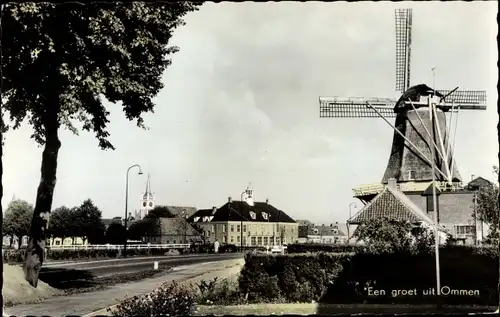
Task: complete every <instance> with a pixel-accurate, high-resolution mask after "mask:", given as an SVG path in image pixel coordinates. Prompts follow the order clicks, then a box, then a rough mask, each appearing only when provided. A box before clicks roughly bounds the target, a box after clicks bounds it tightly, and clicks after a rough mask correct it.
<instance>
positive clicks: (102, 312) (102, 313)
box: [81, 263, 244, 317]
mask: <svg viewBox="0 0 500 317" xmlns="http://www.w3.org/2000/svg"><path fill="white" fill-rule="evenodd" d="M242 265H244V263H243V264H239V263H236V264H233V265H226V266H224V267H223V268H218V269H214V270H209V271H205V272H202V273H199V274H196V275H193V276H190V277H185V278H179V279H176V280H174V281H172V282H177V283H179V284H181V283H185V282H187V281H189V280H192V279H195V278H197V277H200V276H202V275H205V274H207V273H213V272H217V271H222V270H225V269H228V268H232V267H235V266H242ZM153 291H154V290H151V292H153ZM151 292H146V293H144V294H141V295H138V296H144V295H147V294H149V293H151ZM122 300H123V299H122ZM118 305H119V304H115V305H112V306H108V307H105V308H101V309H99V310H96V311H94V312H92V313H89V314H85V315H83V316H81V317H96V316H109V313H108V309H109V310H111V311H113V310H115V309H116V307H117V306H118Z"/></svg>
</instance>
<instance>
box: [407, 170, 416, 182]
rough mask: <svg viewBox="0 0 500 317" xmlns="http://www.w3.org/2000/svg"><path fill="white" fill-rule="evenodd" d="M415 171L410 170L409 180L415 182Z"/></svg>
mask: <svg viewBox="0 0 500 317" xmlns="http://www.w3.org/2000/svg"><path fill="white" fill-rule="evenodd" d="M415 177H416V176H415V171H414V170H409V171H408V179H409V180H414V179H415Z"/></svg>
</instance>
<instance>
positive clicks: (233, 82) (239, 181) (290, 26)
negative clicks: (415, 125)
mask: <svg viewBox="0 0 500 317" xmlns="http://www.w3.org/2000/svg"><path fill="white" fill-rule="evenodd" d="M396 8H412V9H413V33H412V57H411V83H412V84H417V83H427V84H428V85H429V86H432V83H433V79H432V73H431V71H430V69H431V68H432V67H436V77H435V84H436V87H437V88H438V89H453V88H455V87H456V86H459V87H460V89H464V90H465V89H467V90H486V91H487V95H488V108H487V110H485V111H463V112H461V113H460V114H459V119H458V129H457V135H456V143H455V156H456V160H457V165H458V168H459V171H460V173H461V175H462V177H463V178H464V179H465V180H467V181H468V180H469V179H470V175H471V174H474V175H477V176H483V177H485V178H488V179H493V177H494V176H493V173H492V166H493V165H495V164H496V165H497V164H498V159H497V154H498V141H497V132H496V124H497V123H498V119H499V118H498V115H497V113H496V104H497V97H498V96H497V89H496V84H497V79H498V71H497V66H496V62H497V60H498V52H497V45H496V38H495V37H496V34H497V33H498V26H497V23H496V15H497V10H498V8H497V3H496V2H495V1H487V2H477V3H476V2H473V3H471V2H458V1H457V2H423V3H418V2H399V3H394V2H383V3H374V2H359V3H347V2H338V3H328V2H306V3H301V2H296V3H295V2H283V3H275V2H267V3H253V2H245V3H218V4H215V3H206V4H204V5H203V6H202V7H201V8H200V10H199V11H197V12H192V13H190V14H188V15H187V16H186V19H185V21H186V25H185V26H182V27H180V28H179V29H177V30H176V31H175V33H174V36H173V38H172V40H171V44H172V45H177V46H179V48H180V51H179V52H178V53H176V54H174V55H173V56H172V65H171V67H170V68H169V69H167V71H166V72H165V73H164V76H163V82H164V83H165V88H164V89H163V90H162V91H161V92H160V93H159V94H158V96H157V97H156V98H155V103H156V108H155V113H154V114H147V115H145V122H146V125H147V126H148V127H149V129H148V130H142V129H140V128H137V127H136V125H135V123H134V122H129V121H128V120H127V119H126V118H125V116H124V114H123V112H122V111H121V107H120V105H119V104H110V103H107V104H106V106H107V107H108V109H109V111H111V115H110V121H111V123H110V124H109V132H110V134H111V137H110V141H111V142H112V143H113V145H114V146H115V147H116V150H115V151H102V150H100V149H99V148H98V146H97V145H98V143H97V140H96V139H95V137H94V136H93V135H92V134H91V133H86V132H82V133H80V135H79V136H76V135H73V134H71V132H69V131H67V130H64V131H62V132H61V142H62V147H61V150H60V152H59V163H58V164H59V165H58V170H57V186H56V189H55V193H54V202H53V208H56V207H58V206H62V205H65V206H75V205H79V204H81V203H82V201H83V200H85V199H87V198H90V199H92V200H93V201H94V203H95V204H96V205H97V206H98V207H99V208H100V209H101V210H102V213H103V217H105V218H111V217H117V216H123V214H124V210H125V177H126V170H127V168H128V167H129V166H131V165H133V164H140V165H141V167H142V170H143V171H144V175H141V176H140V175H137V173H136V172H137V169H134V170H132V171H131V173H130V178H129V179H130V180H129V212H133V211H134V209H139V204H140V196H141V194H142V192H143V191H144V188H145V182H146V179H147V174H148V173H150V175H151V187H152V190H153V192H154V193H155V195H156V204H160V205H177V206H194V207H196V208H198V209H204V208H212V207H213V206H217V207H219V206H222V205H223V204H225V203H226V202H227V199H228V197H229V196H232V197H233V199H235V200H239V199H240V195H241V193H242V191H243V190H244V189H245V188H246V186H247V185H249V183H251V188H252V189H253V190H254V200H256V201H264V200H265V199H266V198H269V202H270V203H271V204H273V205H274V206H276V207H277V208H279V209H281V210H283V211H284V212H286V213H287V214H289V215H290V216H291V217H292V218H294V219H307V220H310V221H312V222H315V223H318V224H319V223H325V224H329V223H332V222H335V221H339V222H345V220H346V219H347V217H348V213H349V204H351V202H355V201H356V199H354V198H353V197H352V195H353V194H352V188H354V187H357V186H359V185H360V184H370V183H379V182H380V181H381V179H382V176H383V173H384V171H385V168H386V165H387V161H388V158H389V152H390V148H391V143H392V136H393V131H392V129H391V128H390V127H389V126H388V125H387V123H385V122H384V121H383V120H381V119H378V118H376V119H374V118H371V119H325V118H319V104H318V97H319V96H330V95H333V96H347V97H349V96H359V97H391V98H398V97H399V95H398V94H397V93H396V92H395V30H394V9H396ZM30 134H31V127H30V126H28V125H23V126H22V127H21V128H20V129H18V130H16V131H10V132H8V134H7V135H6V144H5V147H4V156H3V164H4V175H3V185H4V196H3V198H2V204H3V206H6V205H7V204H8V203H9V202H10V201H11V200H12V198H13V197H15V198H18V199H24V200H27V201H29V202H30V203H34V202H35V198H36V190H37V186H38V182H39V180H40V162H41V153H42V149H41V148H40V147H38V146H37V145H36V144H35V143H34V141H33V140H31V139H30V138H29V136H30ZM361 206H362V203H361V202H359V201H357V202H356V207H354V208H353V209H352V211H353V212H355V211H356V210H359V208H360V207H361ZM4 208H5V207H4Z"/></svg>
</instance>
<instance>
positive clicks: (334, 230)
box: [330, 229, 339, 234]
mask: <svg viewBox="0 0 500 317" xmlns="http://www.w3.org/2000/svg"><path fill="white" fill-rule="evenodd" d="M330 231H331V232H332V233H333V234H337V233H339V231H338V230H337V229H332V230H330Z"/></svg>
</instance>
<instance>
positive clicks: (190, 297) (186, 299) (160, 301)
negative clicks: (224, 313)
mask: <svg viewBox="0 0 500 317" xmlns="http://www.w3.org/2000/svg"><path fill="white" fill-rule="evenodd" d="M195 300H196V292H195V291H194V290H193V288H192V287H189V286H182V285H179V284H177V283H176V282H172V283H171V284H168V285H167V284H164V285H162V286H161V287H160V288H158V289H156V290H155V291H153V292H152V293H150V294H148V295H142V296H135V297H132V298H128V299H125V300H124V301H122V302H121V303H120V304H118V306H117V307H116V310H114V311H113V312H112V313H113V315H114V316H123V317H127V316H170V317H175V316H188V315H190V314H192V313H193V312H194V306H195ZM108 312H111V310H110V309H109V308H108Z"/></svg>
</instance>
